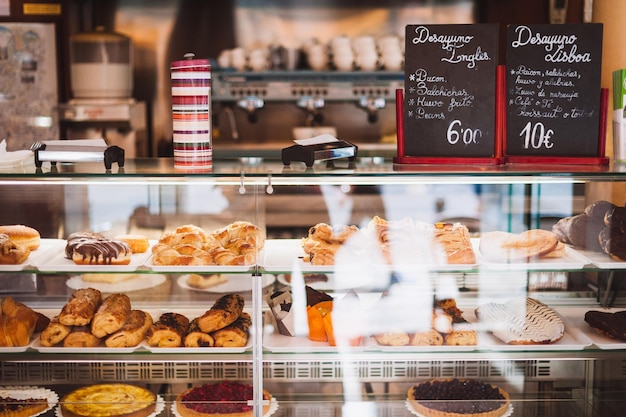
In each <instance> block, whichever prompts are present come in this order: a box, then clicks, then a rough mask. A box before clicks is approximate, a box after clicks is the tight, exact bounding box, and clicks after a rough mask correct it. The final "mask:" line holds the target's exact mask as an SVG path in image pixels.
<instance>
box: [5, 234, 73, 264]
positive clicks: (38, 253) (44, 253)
mask: <svg viewBox="0 0 626 417" xmlns="http://www.w3.org/2000/svg"><path fill="white" fill-rule="evenodd" d="M64 248H65V241H64V240H62V239H41V240H40V244H39V248H38V249H36V250H34V251H31V252H30V255H28V258H26V260H25V261H24V262H22V263H20V264H15V265H7V264H0V272H15V271H23V270H26V269H28V268H29V267H30V268H38V267H37V266H38V265H40V264H43V263H45V262H47V261H48V260H49V259H50V258H51V257H53V256H54V255H55V253H57V252H58V250H59V249H61V250H62V249H64Z"/></svg>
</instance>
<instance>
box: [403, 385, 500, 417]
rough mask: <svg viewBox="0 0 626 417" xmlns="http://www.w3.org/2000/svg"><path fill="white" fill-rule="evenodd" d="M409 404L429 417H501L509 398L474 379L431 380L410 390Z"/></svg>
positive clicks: (497, 389)
mask: <svg viewBox="0 0 626 417" xmlns="http://www.w3.org/2000/svg"><path fill="white" fill-rule="evenodd" d="M408 399H409V404H410V405H411V407H412V408H413V410H415V411H416V412H417V413H419V414H421V415H423V416H426V417H500V416H502V415H504V414H505V413H506V412H507V410H508V408H509V394H508V393H507V392H506V391H504V390H503V389H502V388H499V387H496V386H495V385H490V384H485V383H482V382H479V381H476V380H473V379H456V378H455V379H445V380H432V381H428V382H424V383H421V384H418V385H414V386H412V387H411V388H409V392H408Z"/></svg>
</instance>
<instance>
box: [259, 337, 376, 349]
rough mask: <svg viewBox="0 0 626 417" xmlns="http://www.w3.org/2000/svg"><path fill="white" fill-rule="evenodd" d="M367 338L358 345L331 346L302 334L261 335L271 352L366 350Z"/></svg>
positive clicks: (265, 346)
mask: <svg viewBox="0 0 626 417" xmlns="http://www.w3.org/2000/svg"><path fill="white" fill-rule="evenodd" d="M367 343H368V341H367V338H365V337H364V338H363V341H362V342H361V345H360V346H341V347H340V346H331V345H329V344H328V342H314V341H313V340H309V339H308V338H307V337H304V336H293V337H292V336H285V335H282V334H280V333H276V332H275V333H272V334H269V335H263V347H264V348H265V349H267V350H268V351H270V352H273V353H332V352H334V353H337V352H363V351H366V350H368V346H367Z"/></svg>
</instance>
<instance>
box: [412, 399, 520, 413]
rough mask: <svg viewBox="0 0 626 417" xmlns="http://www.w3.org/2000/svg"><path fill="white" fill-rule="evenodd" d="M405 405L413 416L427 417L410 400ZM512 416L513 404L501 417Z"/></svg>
mask: <svg viewBox="0 0 626 417" xmlns="http://www.w3.org/2000/svg"><path fill="white" fill-rule="evenodd" d="M404 404H405V405H406V408H407V410H409V411H410V412H411V414H413V415H414V416H417V417H426V416H425V415H424V414H422V413H418V412H417V411H415V409H414V408H413V407H412V406H411V402H410V401H409V400H408V399H407V400H406V401H405V402H404ZM512 414H513V404H511V403H509V407H508V408H507V409H506V411H505V412H504V414H502V416H500V417H509V416H511V415H512Z"/></svg>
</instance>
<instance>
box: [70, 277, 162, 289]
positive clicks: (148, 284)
mask: <svg viewBox="0 0 626 417" xmlns="http://www.w3.org/2000/svg"><path fill="white" fill-rule="evenodd" d="M166 279H167V277H166V276H165V275H162V274H137V276H136V277H134V278H130V279H128V280H125V281H120V282H116V283H108V282H86V281H83V277H82V276H81V275H76V276H73V277H70V278H69V279H68V280H67V281H65V285H67V286H68V287H69V288H71V289H73V290H77V289H79V288H94V289H96V290H98V291H101V292H103V293H114V292H124V293H125V292H133V291H141V290H145V289H148V288H153V287H156V286H158V285H161V284H163V283H164V282H165V280H166Z"/></svg>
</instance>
